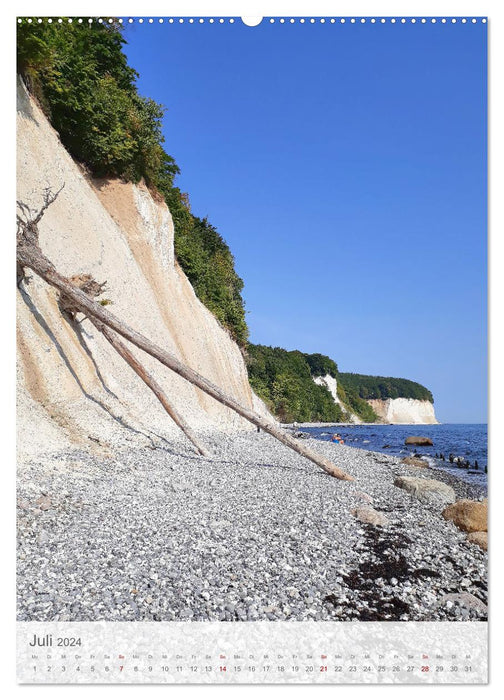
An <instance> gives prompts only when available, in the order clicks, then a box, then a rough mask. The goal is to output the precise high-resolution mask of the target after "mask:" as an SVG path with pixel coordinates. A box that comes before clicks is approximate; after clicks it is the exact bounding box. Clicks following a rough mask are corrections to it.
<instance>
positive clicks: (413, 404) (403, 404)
mask: <svg viewBox="0 0 504 700" xmlns="http://www.w3.org/2000/svg"><path fill="white" fill-rule="evenodd" d="M313 381H314V382H315V384H318V385H319V386H325V387H326V388H327V389H329V391H330V392H331V396H332V397H333V399H334V403H337V404H339V405H340V406H341V408H342V409H343V410H344V411H348V409H347V408H346V407H345V405H344V404H343V403H342V402H341V399H340V398H339V396H338V382H337V380H336V379H335V378H334V377H331V375H330V374H326V375H325V377H314V378H313ZM368 404H369V405H370V406H371V407H372V408H373V409H374V411H375V413H376V415H377V416H378V418H380V419H381V420H382V421H383V422H384V423H413V424H433V423H437V422H438V421H437V419H436V416H435V413H434V405H433V404H431V403H430V401H418V400H417V399H404V398H399V399H387V400H385V401H383V400H381V399H369V400H368ZM350 419H351V421H352V422H353V423H362V420H361V419H360V418H359V416H356V415H355V414H354V413H350Z"/></svg>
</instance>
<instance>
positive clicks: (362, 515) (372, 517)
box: [351, 506, 390, 527]
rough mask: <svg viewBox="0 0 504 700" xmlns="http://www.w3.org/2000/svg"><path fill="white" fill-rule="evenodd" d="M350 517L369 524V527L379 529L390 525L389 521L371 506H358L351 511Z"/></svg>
mask: <svg viewBox="0 0 504 700" xmlns="http://www.w3.org/2000/svg"><path fill="white" fill-rule="evenodd" d="M351 513H352V515H353V516H354V517H356V518H357V520H360V522H361V523H369V525H375V526H376V525H380V526H381V527H386V526H387V525H389V524H390V521H389V519H388V518H387V517H386V516H385V515H383V513H379V512H378V511H377V510H375V509H374V508H372V507H371V506H360V507H359V508H355V509H354V510H352V511H351Z"/></svg>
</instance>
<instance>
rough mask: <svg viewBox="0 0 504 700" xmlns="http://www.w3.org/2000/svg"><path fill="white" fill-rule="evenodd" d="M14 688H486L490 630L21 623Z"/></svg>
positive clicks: (481, 625) (460, 626)
mask: <svg viewBox="0 0 504 700" xmlns="http://www.w3.org/2000/svg"><path fill="white" fill-rule="evenodd" d="M18 680H19V682H21V683H469V684H482V683H486V682H487V623H485V622H471V623H464V622H461V623H458V622H453V623H450V622H442V623H436V622H427V623H418V622H416V623H407V622H405V623H376V622H374V623H363V622H359V623H325V622H324V623H292V622H285V623H283V622H279V623H267V622H259V623H255V622H251V623H231V624H227V623H205V622H201V623H183V622H181V623H108V622H96V623H95V622H85V623H65V624H62V623H48V624H43V623H18Z"/></svg>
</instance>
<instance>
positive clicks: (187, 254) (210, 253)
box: [17, 19, 248, 346]
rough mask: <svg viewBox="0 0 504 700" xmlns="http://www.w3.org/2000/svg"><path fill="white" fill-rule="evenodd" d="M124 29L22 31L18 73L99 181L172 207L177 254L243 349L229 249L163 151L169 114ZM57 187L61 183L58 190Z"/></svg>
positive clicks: (44, 26)
mask: <svg viewBox="0 0 504 700" xmlns="http://www.w3.org/2000/svg"><path fill="white" fill-rule="evenodd" d="M123 44H124V38H123V36H122V33H121V26H120V24H119V23H118V22H113V23H112V24H109V23H102V24H100V23H98V22H96V21H94V22H93V23H92V24H89V23H88V22H87V21H84V22H83V23H82V24H79V23H78V22H77V21H76V20H74V21H73V22H72V23H68V21H67V20H66V19H64V21H63V22H62V23H61V24H59V23H58V22H56V21H54V22H52V23H51V24H49V23H48V22H47V21H44V22H42V23H40V24H39V23H38V22H37V21H36V19H33V20H32V22H31V23H28V21H27V20H23V22H22V23H21V24H18V36H17V61H18V72H19V73H20V74H21V75H22V76H23V78H24V80H25V82H26V84H27V86H28V88H29V89H30V91H31V92H32V93H33V94H34V95H35V96H36V97H37V99H38V100H39V102H40V104H41V106H42V108H43V110H44V111H45V113H46V114H47V116H48V117H49V119H50V121H51V123H52V124H53V126H54V128H55V129H56V130H57V131H58V132H59V135H60V138H61V141H62V143H63V144H64V145H65V147H66V148H67V149H68V151H69V152H70V153H71V154H72V156H74V158H76V159H77V160H78V161H80V162H81V163H82V164H84V165H85V166H86V167H87V168H88V169H89V171H90V172H91V174H93V175H95V176H97V177H119V178H123V179H124V180H126V181H128V182H139V181H140V180H141V179H142V178H143V179H144V180H145V182H146V184H147V185H148V186H149V187H150V188H151V189H152V190H153V191H154V192H157V193H159V194H161V195H162V197H163V198H164V199H165V201H166V202H167V204H168V206H169V207H170V211H171V213H172V216H173V219H174V223H175V254H176V256H177V260H178V262H179V264H180V266H181V267H182V269H183V270H184V272H185V273H186V274H187V276H188V277H189V279H190V281H191V283H192V285H193V287H194V289H195V291H196V293H197V295H198V296H199V298H200V299H201V301H202V302H203V303H204V304H205V305H206V306H207V307H208V308H209V309H210V310H211V311H212V312H213V313H214V315H215V316H216V317H217V318H218V319H219V321H220V322H221V323H222V324H223V325H224V326H225V327H226V328H227V329H228V330H229V331H230V333H231V335H232V336H233V338H234V339H235V340H236V341H237V342H238V343H239V344H240V345H242V346H243V345H244V344H245V342H246V340H247V335H248V330H247V325H246V322H245V309H244V304H243V299H242V296H241V291H242V289H243V282H242V280H241V279H240V277H239V276H238V275H237V274H236V272H235V269H234V259H233V256H232V254H231V251H230V250H229V248H228V246H227V245H226V243H225V242H224V240H223V239H222V237H221V236H220V235H219V233H218V232H217V231H216V229H215V228H214V227H213V226H212V225H211V224H210V223H209V222H208V221H207V220H206V219H200V218H198V217H197V216H194V215H193V214H192V213H191V211H190V208H189V203H188V198H187V196H186V195H185V194H183V193H182V192H181V191H180V190H179V188H178V187H176V186H175V184H174V180H175V177H176V175H177V174H178V172H179V169H178V167H177V164H176V163H175V161H174V159H173V158H172V157H171V156H170V155H168V154H167V153H166V151H165V150H164V147H163V143H164V138H163V135H162V131H161V126H162V123H161V120H162V117H163V113H164V108H163V107H162V106H161V105H159V104H157V103H156V102H154V101H153V100H151V99H148V98H145V97H142V96H141V95H139V94H138V91H137V88H136V83H135V81H136V78H137V74H136V72H135V71H134V70H133V69H132V68H131V67H130V66H128V64H127V60H126V56H125V55H124V53H123V51H122V47H123ZM51 184H53V185H54V186H57V185H59V183H51Z"/></svg>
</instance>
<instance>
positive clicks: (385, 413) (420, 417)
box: [368, 398, 438, 424]
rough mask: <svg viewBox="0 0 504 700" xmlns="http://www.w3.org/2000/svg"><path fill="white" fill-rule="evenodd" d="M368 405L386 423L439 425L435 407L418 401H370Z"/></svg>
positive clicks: (429, 403) (401, 399) (427, 402)
mask: <svg viewBox="0 0 504 700" xmlns="http://www.w3.org/2000/svg"><path fill="white" fill-rule="evenodd" d="M368 404H369V405H370V406H371V407H372V408H373V410H374V411H375V413H376V414H377V415H378V416H379V417H380V418H381V419H382V420H383V421H384V422H385V423H408V424H409V423H412V424H433V423H437V422H438V421H437V419H436V415H435V413H434V405H433V404H432V403H431V402H430V401H419V400H418V399H404V398H399V399H386V400H382V399H368Z"/></svg>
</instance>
